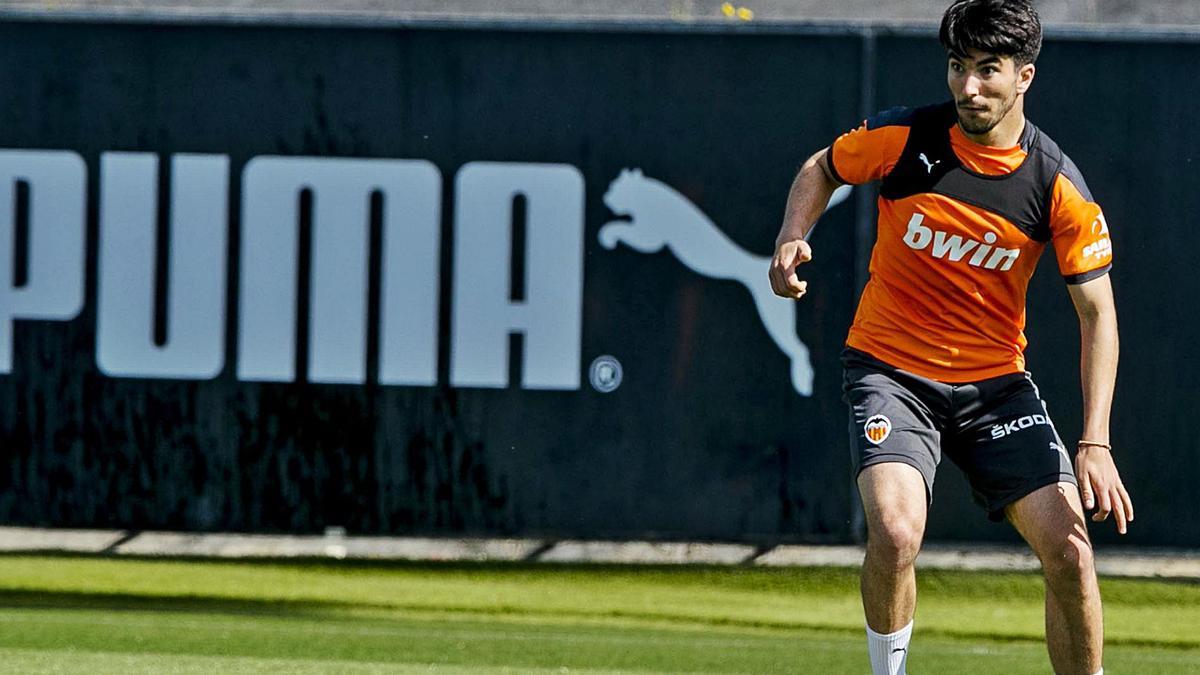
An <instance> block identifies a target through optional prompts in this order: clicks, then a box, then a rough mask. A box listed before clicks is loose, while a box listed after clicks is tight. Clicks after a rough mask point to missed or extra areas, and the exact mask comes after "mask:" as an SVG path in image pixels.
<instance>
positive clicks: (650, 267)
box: [0, 23, 861, 540]
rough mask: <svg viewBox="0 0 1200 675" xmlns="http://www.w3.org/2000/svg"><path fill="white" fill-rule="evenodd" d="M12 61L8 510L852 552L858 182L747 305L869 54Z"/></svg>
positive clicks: (713, 41)
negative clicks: (79, 239)
mask: <svg viewBox="0 0 1200 675" xmlns="http://www.w3.org/2000/svg"><path fill="white" fill-rule="evenodd" d="M0 45H2V46H0V50H2V58H0V63H3V66H0V86H2V87H3V88H4V90H5V91H8V92H11V96H10V104H9V105H8V106H6V107H5V108H4V110H3V111H2V112H0V115H2V117H0V148H5V149H6V151H5V152H7V153H8V154H7V155H5V156H4V157H2V158H0V167H3V168H4V170H7V171H8V173H7V174H4V175H5V176H6V178H5V180H6V181H7V182H8V183H9V185H6V186H4V188H3V190H8V191H9V193H10V194H11V197H10V200H11V204H10V206H11V207H12V209H13V214H14V216H13V218H12V220H11V221H10V222H5V220H7V217H6V218H5V220H0V223H4V224H5V225H7V226H8V227H7V228H6V230H5V232H4V233H3V234H4V236H5V237H7V238H9V240H11V241H13V242H15V243H16V246H15V249H20V250H17V251H15V252H14V254H13V259H14V262H15V264H14V266H13V269H12V270H11V271H12V273H13V275H14V282H15V283H14V284H13V285H12V286H13V288H16V289H17V290H16V291H13V292H8V291H6V293H8V294H7V295H6V296H4V297H0V302H5V303H9V305H10V306H9V307H8V308H6V309H5V310H4V311H3V312H0V314H3V315H4V317H5V320H6V321H7V320H8V319H9V317H12V318H13V321H12V323H11V325H13V326H14V336H13V338H12V341H11V354H10V356H11V366H10V367H9V368H8V372H3V373H0V444H2V446H3V447H4V448H5V451H6V452H5V454H6V457H7V460H8V461H7V463H6V465H5V467H4V470H3V471H0V520H2V521H4V522H7V523H14V524H17V523H20V524H42V525H62V526H120V527H131V528H180V529H189V530H191V529H194V530H213V529H236V530H258V531H262V530H266V531H272V530H276V531H298V532H304V531H314V530H319V529H320V528H322V527H325V526H329V525H340V526H345V527H347V528H348V529H349V530H350V531H352V532H369V533H464V532H465V533H477V534H521V535H548V536H586V537H597V536H612V537H641V536H656V537H688V538H712V539H754V540H764V539H779V538H785V539H795V538H812V539H840V538H844V537H845V536H847V532H848V522H849V520H850V511H851V503H852V502H851V495H850V492H849V490H848V489H847V486H848V485H849V478H848V467H847V463H846V441H845V439H844V435H845V431H844V426H845V423H844V419H845V413H844V411H843V407H842V403H841V402H840V400H839V396H840V394H839V389H840V371H839V369H838V365H837V361H836V358H837V353H838V351H839V349H840V344H841V340H842V337H843V336H844V333H845V330H846V328H847V326H848V324H849V321H850V317H851V313H852V308H853V299H854V298H853V293H854V288H853V267H854V261H853V253H852V251H853V239H852V237H853V218H854V214H853V210H852V209H853V200H850V201H849V202H846V203H844V204H842V205H840V206H837V207H834V208H833V209H832V210H831V211H830V215H829V216H828V218H827V219H826V222H823V223H822V227H821V228H820V230H819V231H818V232H817V234H816V235H815V244H816V245H817V246H818V248H819V250H820V251H821V255H820V256H819V257H818V259H817V261H816V262H814V264H813V266H812V272H811V276H812V279H813V286H814V289H819V292H817V291H816V290H814V293H813V294H812V298H811V300H808V301H806V302H804V303H802V304H800V305H793V304H792V303H788V302H786V301H782V300H777V299H773V298H770V297H767V296H766V295H765V294H764V291H765V290H767V288H766V284H765V283H764V280H765V272H766V267H765V262H764V260H765V257H766V256H768V255H769V254H770V248H771V246H772V241H773V238H774V235H775V231H776V229H777V228H778V223H779V219H780V214H781V213H782V209H783V203H784V200H785V198H786V192H787V187H788V185H789V183H790V181H791V178H792V176H793V175H794V172H795V170H796V168H797V166H798V165H799V163H800V162H801V161H802V160H803V159H804V157H805V156H806V155H807V154H808V153H809V152H811V151H813V150H815V149H816V148H818V147H820V146H821V145H823V144H825V143H827V142H828V141H829V139H831V138H833V137H834V136H835V135H836V134H837V133H838V132H840V131H842V130H843V128H844V127H845V125H846V122H847V120H853V119H854V118H855V117H856V116H857V115H858V114H859V100H858V99H859V89H858V85H857V79H856V77H854V76H853V74H854V73H857V72H858V70H859V69H860V68H861V64H860V62H859V59H860V53H861V47H860V43H859V41H858V39H857V38H855V37H853V36H843V37H810V38H805V39H797V38H796V37H794V36H754V35H736V36H735V35H686V34H672V35H660V34H632V33H629V34H625V33H621V34H572V33H554V32H550V33H538V32H494V33H493V32H477V31H464V32H455V31H427V32H423V31H404V30H370V29H361V30H359V29H315V28H297V27H291V28H282V27H275V28H264V27H259V28H237V27H220V28H217V27H183V26H177V27H161V26H153V27H152V26H123V25H37V24H18V23H10V24H5V25H0ZM44 150H55V151H59V152H58V154H53V155H52V156H47V155H45V154H38V153H34V152H31V151H44ZM20 151H24V152H23V153H22V152H20ZM14 153H15V154H14ZM74 156H77V157H78V158H79V159H80V160H81V161H82V166H83V167H84V169H85V170H86V179H85V180H84V181H83V184H82V185H77V184H78V182H79V178H78V176H77V175H75V174H72V173H71V171H70V167H71V166H72V157H74ZM31 158H32V159H31ZM156 159H157V162H156V161H155V160H156ZM34 160H36V162H42V163H44V164H46V166H47V167H49V168H46V169H45V171H44V172H43V173H44V174H45V175H40V174H39V175H33V176H32V177H31V175H27V174H33V173H36V172H35V171H33V170H32V169H30V168H28V167H30V166H33V165H32V164H30V162H34ZM334 160H344V161H341V162H337V161H334ZM367 160H376V161H381V163H378V164H369V163H367ZM392 160H405V161H401V162H395V161H392ZM76 161H78V160H76ZM36 162H35V163H36ZM39 166H40V165H39ZM56 171H57V172H58V173H55V172H56ZM46 176H49V178H47V177H46ZM72 181H75V182H72ZM84 186H86V187H84ZM72 187H75V188H77V189H83V190H85V191H86V202H85V204H86V207H85V208H86V218H85V219H84V221H83V227H84V229H81V230H80V231H81V232H83V233H84V234H85V235H86V256H85V259H84V260H80V265H85V267H84V269H85V271H86V273H85V274H83V276H82V279H81V280H80V282H79V284H80V287H79V288H78V289H76V286H75V285H74V282H73V281H72V280H71V279H67V280H66V281H62V279H60V280H59V282H61V283H58V282H54V283H52V282H49V281H46V280H45V279H44V278H43V276H44V275H43V276H38V275H35V274H34V272H35V271H37V272H39V273H40V272H41V270H38V269H36V268H37V266H38V265H39V264H42V265H43V266H45V265H60V266H61V270H56V272H57V271H62V272H63V273H68V272H72V270H70V269H69V267H70V265H68V264H67V263H64V262H63V261H62V257H61V256H59V257H57V258H56V257H55V256H52V255H50V254H45V255H42V254H40V253H38V251H39V250H40V249H39V248H38V245H39V241H38V240H39V238H41V240H42V241H43V242H44V241H47V237H58V238H60V239H61V240H62V241H69V240H70V239H71V237H72V236H73V235H72V234H71V232H72V230H71V227H66V228H60V229H62V230H63V231H62V232H58V233H57V234H49V232H50V225H49V224H48V223H49V218H50V216H47V215H45V214H47V213H51V212H50V211H48V210H46V209H48V207H46V206H45V201H44V200H43V201H39V197H45V196H46V195H51V196H53V197H56V198H61V195H62V194H69V193H71V189H72ZM156 190H157V193H158V194H159V195H163V198H162V199H158V200H157V201H156V199H155V194H156ZM167 195H169V197H167ZM68 201H69V200H68ZM22 209H23V210H24V211H23V212H22ZM168 224H169V226H168ZM605 228H609V229H605ZM79 236H84V235H79ZM55 241H56V243H61V242H59V241H58V240H55ZM422 247H425V248H422ZM422 250H427V251H430V252H431V254H430V255H426V256H424V257H421V256H420V255H419V252H420V251H422ZM39 256H42V257H39ZM68 262H69V259H68ZM21 274H25V275H27V276H28V279H17V278H16V277H17V276H20V275H21ZM66 276H67V277H70V276H71V274H67V275H66ZM5 282H6V283H7V280H5ZM23 283H24V286H22V284H23ZM55 283H58V285H59V286H62V287H63V288H61V289H59V290H60V291H62V292H63V293H66V295H67V296H71V294H72V293H75V294H76V295H78V296H79V297H78V300H79V303H78V305H79V309H78V311H77V313H72V311H71V310H72V303H71V302H70V298H69V297H68V299H67V300H60V301H56V302H57V304H55V303H54V302H51V295H52V294H51V293H50V291H48V290H46V289H49V288H52V287H55ZM64 289H65V290H64ZM21 293H24V295H22V294H21ZM39 303H41V304H39ZM189 303H191V304H189ZM431 308H432V309H431ZM52 310H54V311H57V312H59V314H63V315H64V316H63V317H59V318H67V319H69V320H65V321H64V320H54V321H50V320H44V319H47V318H51V317H49V316H48V315H47V313H49V314H53V311H52ZM39 312H40V313H39ZM217 324H223V325H220V326H217V327H215V328H214V326H215V325H217ZM564 326H565V328H564ZM510 332H513V333H515V334H516V337H509V335H508V334H509V333H510ZM430 336H432V337H430ZM193 342H194V343H195V344H196V345H198V346H197V347H196V349H195V350H192V351H189V347H188V345H189V344H191V343H193ZM510 348H511V349H510ZM600 357H610V358H600ZM618 369H619V372H618ZM618 376H619V378H620V379H618ZM613 387H615V389H614V390H613V391H603V390H606V389H611V388H613Z"/></svg>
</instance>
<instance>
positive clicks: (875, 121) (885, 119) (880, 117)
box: [867, 105, 915, 130]
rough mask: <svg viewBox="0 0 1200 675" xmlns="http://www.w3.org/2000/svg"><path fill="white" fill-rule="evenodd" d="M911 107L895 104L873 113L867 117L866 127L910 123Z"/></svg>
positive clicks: (896, 125)
mask: <svg viewBox="0 0 1200 675" xmlns="http://www.w3.org/2000/svg"><path fill="white" fill-rule="evenodd" d="M914 112H915V111H914V110H913V109H912V108H905V107H904V106H900V105H898V106H896V107H895V108H888V109H887V110H884V111H882V112H878V113H875V114H874V115H872V116H871V117H868V118H867V129H868V130H871V129H878V128H879V127H907V126H910V125H911V124H912V120H913V113H914Z"/></svg>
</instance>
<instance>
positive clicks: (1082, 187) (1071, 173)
mask: <svg viewBox="0 0 1200 675" xmlns="http://www.w3.org/2000/svg"><path fill="white" fill-rule="evenodd" d="M1062 175H1064V176H1066V177H1067V180H1069V181H1071V184H1072V185H1074V186H1075V189H1077V190H1079V194H1081V195H1083V198H1084V199H1086V200H1088V201H1089V202H1094V201H1096V200H1095V198H1093V197H1092V191H1091V190H1089V189H1088V186H1087V182H1086V181H1084V180H1083V174H1082V173H1081V172H1080V171H1079V167H1077V166H1075V162H1072V161H1071V158H1070V157H1067V155H1066V154H1065V153H1064V154H1063V165H1062Z"/></svg>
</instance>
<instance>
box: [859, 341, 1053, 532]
mask: <svg viewBox="0 0 1200 675" xmlns="http://www.w3.org/2000/svg"><path fill="white" fill-rule="evenodd" d="M842 365H843V367H844V368H845V381H844V384H843V394H844V395H843V399H844V400H845V401H846V403H847V404H849V406H850V452H851V455H852V457H853V460H854V475H855V477H857V476H858V474H859V473H860V472H861V471H862V470H863V469H865V468H866V467H868V466H871V465H873V464H882V463H885V462H903V463H905V464H908V465H910V466H913V467H915V468H916V469H917V470H918V471H920V472H921V475H922V476H924V478H925V488H926V497H927V498H929V499H930V500H932V497H933V478H934V474H935V473H936V471H937V466H938V463H939V462H940V461H941V458H942V453H943V452H944V453H945V455H946V456H947V457H949V458H950V460H951V461H952V462H954V463H955V464H956V465H957V466H958V467H959V468H960V469H962V471H963V473H965V474H966V476H967V480H968V481H969V482H970V484H971V491H972V492H973V493H974V496H975V501H976V502H978V503H979V504H980V506H982V507H983V508H985V509H987V512H988V517H989V518H991V519H992V520H997V521H999V520H1003V519H1004V508H1005V507H1006V506H1008V505H1009V504H1012V503H1013V502H1015V501H1017V500H1018V499H1020V498H1021V497H1024V496H1025V495H1028V494H1029V493H1031V492H1033V491H1034V490H1037V489H1038V488H1041V487H1044V486H1046V485H1053V484H1055V483H1057V482H1059V481H1064V482H1068V483H1075V482H1076V481H1075V472H1074V470H1073V468H1072V466H1073V465H1072V459H1071V457H1070V455H1069V454H1068V451H1067V448H1066V446H1065V445H1063V442H1062V439H1060V438H1059V436H1058V432H1057V431H1055V430H1054V424H1053V423H1052V422H1051V421H1050V415H1049V413H1047V412H1046V404H1045V403H1044V402H1043V401H1042V399H1041V397H1040V396H1039V395H1038V390H1037V387H1036V386H1035V385H1034V384H1033V379H1032V378H1031V377H1030V376H1029V373H1013V374H1011V375H1001V376H1000V377H993V378H989V379H986V380H981V381H979V382H969V383H964V384H947V383H944V382H937V381H935V380H931V379H928V378H925V377H921V376H919V375H914V374H913V373H909V372H906V371H903V370H899V369H897V368H893V367H892V366H889V365H887V364H886V363H884V362H882V361H880V360H878V359H876V358H875V357H873V356H871V355H870V354H867V353H865V352H861V351H859V350H856V349H852V348H849V347H848V348H846V350H845V351H843V352H842Z"/></svg>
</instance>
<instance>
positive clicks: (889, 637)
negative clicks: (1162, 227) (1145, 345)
mask: <svg viewBox="0 0 1200 675" xmlns="http://www.w3.org/2000/svg"><path fill="white" fill-rule="evenodd" d="M940 38H941V42H942V45H943V46H944V47H945V48H946V52H947V54H948V57H949V64H948V72H947V81H948V84H949V86H950V92H951V94H952V95H953V100H952V101H950V102H947V103H945V104H943V105H934V106H929V107H924V108H916V109H909V108H896V109H892V110H889V111H886V112H884V113H881V114H880V115H878V116H876V117H873V118H871V119H868V120H866V121H865V122H864V124H863V125H862V126H861V127H859V128H858V129H856V130H854V131H851V132H849V133H847V134H844V135H843V136H841V137H840V138H838V139H837V140H836V141H835V142H834V143H833V145H832V146H831V147H829V148H826V149H824V150H821V151H820V152H818V153H817V154H815V155H813V156H812V157H811V158H809V160H808V161H807V162H806V163H805V164H804V166H803V168H802V169H801V171H800V173H799V175H798V176H797V178H796V181H795V183H794V184H793V185H792V188H791V192H790V194H789V195H788V203H787V212H786V214H785V218H784V223H783V227H782V230H781V231H780V234H779V238H778V240H777V245H776V251H775V256H774V260H773V261H772V265H771V270H770V277H771V285H772V287H773V288H774V290H775V292H776V293H777V294H779V295H781V296H784V297H788V298H796V299H799V298H800V297H801V296H803V295H804V293H805V291H806V290H807V282H805V281H801V280H799V278H798V277H797V274H796V268H797V266H798V265H800V264H803V263H805V262H808V261H809V260H811V259H812V250H811V248H810V246H809V244H808V243H807V242H806V241H805V237H806V236H807V234H808V233H809V231H810V230H811V229H812V227H813V224H814V223H815V222H816V220H817V218H818V216H819V215H820V214H821V212H822V211H823V209H824V207H825V206H826V204H827V203H828V200H829V197H830V195H831V193H832V192H833V190H834V189H835V188H836V187H837V186H838V185H839V184H841V183H853V184H858V183H866V182H869V181H875V180H879V181H881V185H880V197H879V229H878V237H877V241H876V244H875V249H874V252H873V254H872V257H871V266H870V270H871V279H870V281H869V282H868V283H867V286H866V288H865V289H864V291H863V295H862V299H861V301H860V303H859V307H858V312H857V314H856V316H855V319H854V324H853V327H852V328H851V329H850V335H849V337H848V339H847V341H846V344H847V347H846V350H845V351H844V353H843V357H842V360H843V364H844V366H845V386H844V391H845V398H846V401H847V402H848V403H849V405H850V408H851V411H850V424H851V448H852V452H853V455H854V462H855V468H856V470H857V482H858V488H859V491H860V493H861V495H862V501H863V507H864V510H865V514H866V520H867V532H868V536H867V551H866V559H865V560H864V562H863V570H862V597H863V608H864V610H865V613H866V622H867V642H868V652H869V655H870V659H871V667H872V669H873V671H874V673H876V675H882V674H887V675H896V674H897V673H903V672H904V671H905V661H906V659H907V655H908V643H909V636H910V634H911V631H912V625H913V624H912V619H913V610H914V606H915V603H916V583H915V577H914V571H913V561H914V559H915V558H916V555H917V551H918V549H919V548H920V544H921V539H922V536H923V534H924V531H925V522H926V511H927V508H928V506H929V500H930V495H931V493H932V486H933V479H934V471H935V469H936V467H937V465H938V463H939V461H940V459H941V456H942V454H945V455H946V456H947V457H949V458H950V459H951V460H952V461H953V462H954V463H955V464H957V465H958V466H959V467H960V468H961V469H962V470H963V471H964V473H965V474H966V476H967V478H968V480H969V481H970V483H971V487H972V491H973V492H974V493H975V497H976V499H977V501H979V503H980V504H981V505H983V506H984V508H985V509H986V510H987V511H988V514H989V516H990V517H991V518H993V519H995V520H1001V519H1007V520H1008V521H1009V522H1011V523H1012V524H1013V525H1014V526H1015V527H1016V529H1017V531H1019V532H1020V534H1021V536H1022V537H1024V539H1025V540H1026V541H1027V542H1028V543H1029V545H1030V546H1031V547H1032V548H1033V550H1034V552H1035V553H1036V554H1037V556H1038V558H1039V559H1040V560H1041V562H1042V569H1043V572H1044V574H1045V578H1046V642H1047V647H1048V650H1049V652H1050V660H1051V662H1052V664H1053V666H1054V670H1055V672H1057V673H1060V674H1064V675H1074V674H1081V675H1092V674H1093V673H1100V672H1103V669H1102V667H1101V651H1102V647H1103V628H1102V618H1101V607H1100V595H1099V589H1098V587H1097V584H1096V575H1095V571H1094V568H1093V564H1092V549H1091V544H1090V542H1089V540H1088V534H1087V525H1086V521H1085V519H1084V509H1085V508H1086V509H1089V510H1090V509H1092V508H1096V513H1095V514H1094V515H1093V516H1092V520H1094V521H1102V520H1105V519H1106V518H1107V517H1108V515H1109V514H1110V513H1112V514H1113V515H1114V516H1115V520H1116V524H1117V529H1118V530H1119V531H1120V532H1121V533H1124V532H1125V530H1126V526H1127V523H1128V522H1129V521H1131V520H1133V505H1132V503H1131V501H1130V499H1129V495H1128V493H1127V492H1126V491H1125V488H1124V486H1123V485H1122V483H1121V479H1120V477H1119V476H1118V474H1117V469H1116V467H1115V465H1114V464H1113V459H1112V456H1111V454H1110V449H1111V448H1110V446H1109V434H1108V431H1109V430H1108V420H1109V409H1110V405H1111V401H1112V392H1113V386H1114V382H1115V379H1116V368H1117V321H1116V314H1115V310H1114V308H1113V297H1112V287H1111V286H1110V283H1109V277H1108V276H1107V272H1108V270H1109V268H1110V267H1111V259H1112V249H1111V243H1110V240H1109V236H1108V225H1107V224H1106V222H1105V220H1104V216H1103V214H1102V213H1101V211H1100V207H1099V206H1097V205H1096V204H1095V203H1094V202H1093V200H1092V197H1091V194H1090V193H1089V191H1088V189H1087V186H1086V185H1085V184H1084V182H1083V178H1082V177H1081V176H1080V174H1079V170H1078V169H1077V168H1076V167H1075V165H1074V164H1073V163H1072V162H1071V160H1070V159H1068V158H1067V157H1066V156H1065V155H1064V154H1063V153H1062V152H1061V150H1059V148H1058V146H1056V145H1055V144H1054V142H1053V141H1051V140H1050V139H1049V138H1048V137H1047V136H1046V135H1045V134H1044V133H1042V132H1041V131H1039V130H1038V129H1037V127H1035V126H1034V125H1033V124H1031V123H1029V122H1027V121H1026V119H1025V115H1024V112H1023V108H1024V99H1025V94H1026V92H1027V91H1028V90H1029V87H1030V85H1031V84H1032V83H1033V78H1034V72H1035V68H1034V61H1035V59H1036V58H1037V55H1038V51H1039V50H1040V48H1041V25H1040V23H1039V21H1038V17H1037V14H1036V12H1035V11H1034V9H1033V7H1032V6H1031V5H1030V4H1029V2H1028V0H958V1H957V2H955V3H954V4H953V5H951V6H950V8H949V9H948V10H947V11H946V14H945V16H944V17H943V19H942V25H941V31H940ZM1048 243H1049V244H1051V246H1052V247H1053V250H1054V255H1055V257H1056V258H1057V259H1058V266H1059V270H1060V271H1061V272H1062V274H1063V276H1064V277H1065V279H1066V283H1067V284H1068V290H1069V291H1070V296H1071V299H1072V301H1073V302H1074V304H1075V308H1076V310H1077V311H1078V314H1079V322H1080V328H1081V332H1082V354H1081V359H1080V368H1081V374H1082V382H1083V399H1084V424H1083V438H1082V439H1081V440H1079V442H1078V444H1077V452H1076V454H1075V458H1074V465H1073V466H1072V462H1071V458H1070V457H1069V456H1068V453H1067V450H1066V448H1065V447H1064V446H1063V443H1062V441H1061V440H1060V439H1059V437H1058V434H1057V433H1056V432H1055V430H1054V427H1053V426H1052V424H1051V422H1050V418H1049V416H1048V414H1047V412H1046V408H1045V405H1044V404H1043V402H1042V400H1041V398H1040V396H1039V394H1038V391H1037V388H1036V387H1035V386H1034V384H1033V381H1032V379H1031V378H1030V377H1029V374H1028V373H1026V372H1025V361H1024V358H1023V356H1022V352H1023V350H1024V347H1025V336H1024V334H1023V333H1022V329H1023V327H1024V322H1025V290H1026V287H1027V285H1028V281H1029V278H1030V276H1031V275H1032V274H1033V270H1034V267H1035V266H1036V262H1037V260H1038V257H1039V255H1040V254H1041V253H1042V250H1043V248H1044V247H1045V245H1046V244H1048ZM1081 495H1082V500H1081V499H1080V497H1081Z"/></svg>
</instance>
